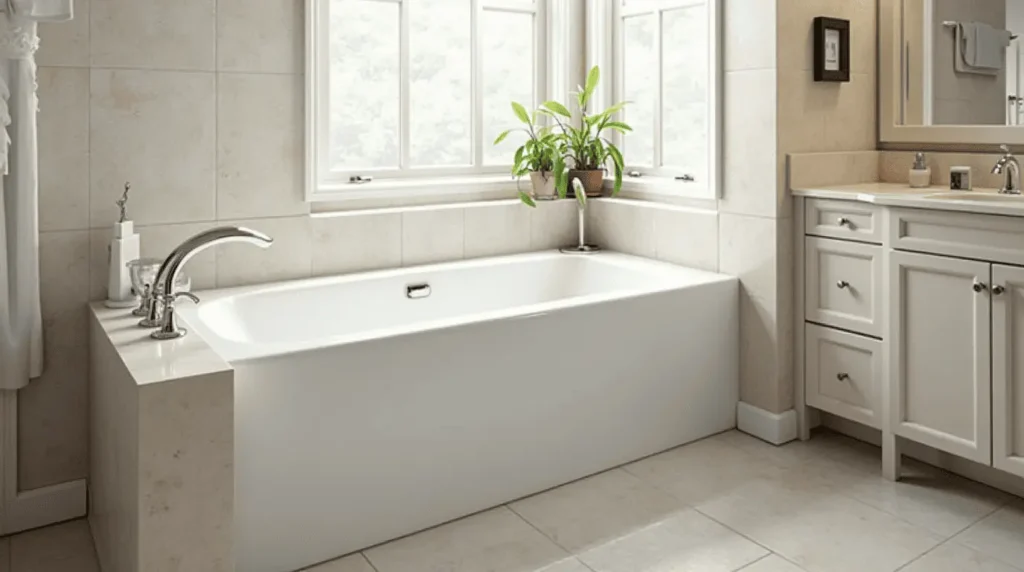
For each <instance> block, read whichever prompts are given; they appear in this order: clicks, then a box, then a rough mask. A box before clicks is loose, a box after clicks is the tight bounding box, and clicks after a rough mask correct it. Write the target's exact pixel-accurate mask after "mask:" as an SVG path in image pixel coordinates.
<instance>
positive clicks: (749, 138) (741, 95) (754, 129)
mask: <svg viewBox="0 0 1024 572" xmlns="http://www.w3.org/2000/svg"><path fill="white" fill-rule="evenodd" d="M775 98H776V72H775V70H774V69H770V70H751V71H735V72H726V74H725V122H724V123H725V134H724V138H725V142H724V149H723V152H724V157H723V174H724V177H723V178H724V183H725V184H724V193H723V197H722V200H721V202H720V203H719V204H720V208H721V209H722V210H723V211H725V212H730V213H734V214H746V215H757V216H769V217H774V216H776V215H777V208H778V197H777V194H776V189H775V186H776V100H775Z"/></svg>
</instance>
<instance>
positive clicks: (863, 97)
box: [818, 73, 878, 151]
mask: <svg viewBox="0 0 1024 572" xmlns="http://www.w3.org/2000/svg"><path fill="white" fill-rule="evenodd" d="M875 84H876V82H875V76H874V75H873V74H860V73H855V74H851V75H850V82H849V83H844V84H838V85H839V87H838V89H836V90H835V93H834V94H832V97H830V98H829V99H828V107H827V108H826V116H825V139H824V140H823V141H822V145H820V146H819V147H818V149H819V150H822V151H857V150H862V149H874V148H875V147H877V146H878V135H877V134H878V121H877V118H876V115H875V110H876V108H877V104H876V102H877V100H878V94H877V93H876V90H875Z"/></svg>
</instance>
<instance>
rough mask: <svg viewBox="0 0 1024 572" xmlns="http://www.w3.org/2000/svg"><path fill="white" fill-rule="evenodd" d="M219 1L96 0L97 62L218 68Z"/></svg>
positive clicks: (93, 57) (93, 40)
mask: <svg viewBox="0 0 1024 572" xmlns="http://www.w3.org/2000/svg"><path fill="white" fill-rule="evenodd" d="M216 4H217V2H216V0H174V1H168V0H93V2H92V5H91V10H90V17H91V26H90V37H91V39H90V42H91V62H92V65H93V66H96V67H118V68H136V69H163V70H204V71H212V70H214V69H215V63H216V62H215V53H216V35H217V34H216V20H215V14H216Z"/></svg>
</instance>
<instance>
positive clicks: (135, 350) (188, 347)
mask: <svg viewBox="0 0 1024 572" xmlns="http://www.w3.org/2000/svg"><path fill="white" fill-rule="evenodd" d="M89 311H90V313H91V314H92V318H93V319H94V320H95V324H97V325H98V326H99V327H100V328H101V329H102V332H103V333H105V334H106V336H107V337H108V338H109V339H110V341H111V343H112V344H113V345H114V348H115V349H116V350H117V353H118V355H120V357H121V360H122V361H123V362H124V364H125V366H126V367H127V368H128V371H129V372H130V373H131V375H132V377H133V378H134V379H135V382H136V383H137V384H138V385H147V384H151V383H161V382H164V381H170V380H178V379H183V378H193V377H197V376H203V375H209V374H213V373H220V372H223V371H231V370H232V368H231V366H230V365H228V363H227V362H225V361H224V360H223V359H221V358H220V356H219V355H217V353H216V352H214V351H213V349H212V348H211V347H210V346H209V345H208V344H207V343H206V341H205V340H203V338H201V337H200V336H198V335H195V334H192V333H190V334H188V335H186V336H185V337H183V338H179V339H177V340H172V341H165V342H158V341H156V340H154V339H151V338H150V337H149V334H150V333H152V332H153V329H145V328H140V327H138V323H139V318H138V317H136V316H132V315H131V310H114V309H111V308H107V307H106V306H104V305H103V303H102V302H96V303H93V304H91V305H90V306H89ZM93 332H94V333H93V335H96V329H95V328H94V329H93Z"/></svg>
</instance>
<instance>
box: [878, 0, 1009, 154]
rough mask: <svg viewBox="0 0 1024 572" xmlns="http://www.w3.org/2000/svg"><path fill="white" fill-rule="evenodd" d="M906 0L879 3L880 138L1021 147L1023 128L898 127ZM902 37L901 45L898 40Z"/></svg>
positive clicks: (901, 141) (979, 126) (946, 143)
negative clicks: (903, 11)
mask: <svg viewBox="0 0 1024 572" xmlns="http://www.w3.org/2000/svg"><path fill="white" fill-rule="evenodd" d="M903 2H904V0H880V1H879V3H878V135H879V137H878V138H879V141H880V142H881V143H883V144H885V143H925V144H930V143H936V144H945V145H949V144H953V145H955V144H961V145H996V144H1007V145H1022V144H1024V125H1022V126H1014V127H1009V126H1006V125H991V126H988V125H899V124H897V123H896V118H897V117H898V110H899V108H900V99H901V98H902V97H903V87H904V86H903V77H904V75H903V61H902V57H901V56H902V55H903V53H904V51H903V50H902V49H898V48H897V46H902V34H903V25H902V24H903V22H902V18H901V17H900V16H901V12H902V10H901V9H902V7H903ZM897 38H901V39H900V41H899V43H897V41H896V39H897Z"/></svg>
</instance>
